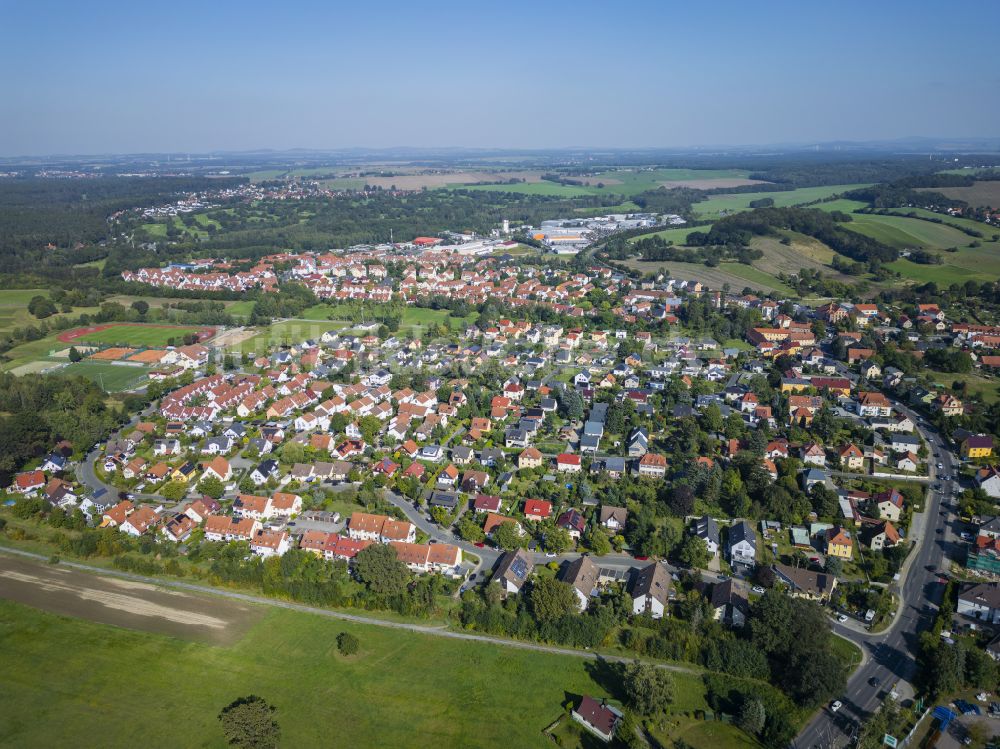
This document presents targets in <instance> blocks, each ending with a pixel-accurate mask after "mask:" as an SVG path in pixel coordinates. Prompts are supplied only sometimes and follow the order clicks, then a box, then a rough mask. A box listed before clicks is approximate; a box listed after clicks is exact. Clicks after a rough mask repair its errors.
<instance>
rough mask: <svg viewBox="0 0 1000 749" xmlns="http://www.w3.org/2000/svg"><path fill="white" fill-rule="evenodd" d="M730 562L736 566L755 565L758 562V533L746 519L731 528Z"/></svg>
mask: <svg viewBox="0 0 1000 749" xmlns="http://www.w3.org/2000/svg"><path fill="white" fill-rule="evenodd" d="M729 562H730V564H732V565H733V566H734V567H735V566H737V565H743V566H746V567H753V566H754V565H755V564H756V563H757V533H756V532H755V531H754V529H753V526H752V525H750V523H749V522H747V521H746V520H740V521H739V522H737V523H734V524H733V525H731V526H730V528H729Z"/></svg>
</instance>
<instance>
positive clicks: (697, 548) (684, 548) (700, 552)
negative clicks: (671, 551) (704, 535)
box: [677, 536, 708, 569]
mask: <svg viewBox="0 0 1000 749" xmlns="http://www.w3.org/2000/svg"><path fill="white" fill-rule="evenodd" d="M677 558H678V559H679V560H680V561H681V562H682V563H684V564H686V565H687V566H688V567H691V568H692V569H701V568H703V567H705V566H706V565H707V564H708V547H707V546H705V542H704V541H703V540H702V539H700V538H698V537H697V536H688V537H687V539H685V541H684V543H683V544H681V548H680V551H678V552H677Z"/></svg>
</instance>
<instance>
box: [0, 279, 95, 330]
mask: <svg viewBox="0 0 1000 749" xmlns="http://www.w3.org/2000/svg"><path fill="white" fill-rule="evenodd" d="M48 295H49V292H48V290H47V289H0V332H5V331H10V330H13V329H14V328H23V327H27V326H29V325H36V324H37V323H38V318H37V317H35V316H34V315H33V314H31V313H30V312H28V302H30V301H31V298H32V297H35V296H45V297H47V296H48ZM98 309H99V308H98V307H74V308H73V311H72V312H65V313H64V312H59V313H57V314H55V315H52V316H51V317H47V318H46V320H49V321H50V322H51V321H54V320H56V319H57V318H60V317H74V318H75V317H79V316H80V315H82V314H83V313H87V314H94V313H96V312H97V311H98Z"/></svg>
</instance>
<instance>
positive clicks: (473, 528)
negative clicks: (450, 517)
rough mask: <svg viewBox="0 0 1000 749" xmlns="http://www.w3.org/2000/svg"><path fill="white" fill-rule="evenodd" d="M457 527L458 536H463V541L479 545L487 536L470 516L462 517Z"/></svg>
mask: <svg viewBox="0 0 1000 749" xmlns="http://www.w3.org/2000/svg"><path fill="white" fill-rule="evenodd" d="M456 527H457V529H458V535H459V536H461V538H462V540H463V541H469V542H471V543H474V544H478V543H481V542H482V540H483V539H484V538H486V534H485V533H483V529H482V528H481V527H480V526H479V523H477V522H476V521H475V520H473V519H472V518H470V517H469V516H468V515H462V517H460V518H459V519H458V524H457V526H456Z"/></svg>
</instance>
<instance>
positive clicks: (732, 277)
mask: <svg viewBox="0 0 1000 749" xmlns="http://www.w3.org/2000/svg"><path fill="white" fill-rule="evenodd" d="M625 265H627V266H628V267H629V268H632V269H634V270H638V271H639V272H641V273H659V272H663V273H665V274H667V275H668V276H670V277H672V278H677V279H681V280H684V281H701V282H702V283H703V284H705V285H706V286H708V288H710V289H717V290H719V289H722V288H723V285H724V284H729V286H730V288H731V289H732V290H733V291H741V290H742V289H743V288H744V287H747V286H749V287H750V288H753V289H758V290H760V291H763V292H771V291H774V292H778V293H781V294H783V295H787V296H795V292H794V291H793V290H792V289H791V287H789V286H787V285H785V284H784V283H782V282H781V281H779V280H778V279H777V278H775V277H774V276H772V275H770V274H768V273H765V272H764V271H761V270H758V269H757V268H752V267H751V266H749V265H743V264H742V263H721V264H720V265H719V266H718V267H717V268H709V267H708V266H707V265H701V264H700V263H674V262H652V263H650V262H645V261H642V260H634V259H633V260H627V261H625Z"/></svg>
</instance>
